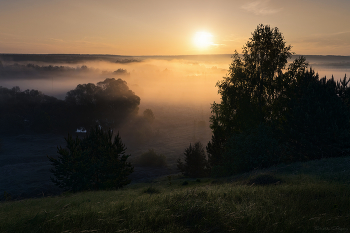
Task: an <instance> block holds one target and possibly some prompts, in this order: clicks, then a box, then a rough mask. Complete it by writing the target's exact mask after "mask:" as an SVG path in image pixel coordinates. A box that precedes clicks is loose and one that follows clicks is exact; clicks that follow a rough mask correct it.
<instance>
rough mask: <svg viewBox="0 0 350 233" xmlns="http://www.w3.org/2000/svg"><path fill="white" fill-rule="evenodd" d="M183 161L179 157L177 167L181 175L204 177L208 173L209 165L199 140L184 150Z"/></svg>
mask: <svg viewBox="0 0 350 233" xmlns="http://www.w3.org/2000/svg"><path fill="white" fill-rule="evenodd" d="M184 155H185V162H184V163H183V162H182V161H181V159H180V158H179V159H178V160H177V168H178V170H180V171H181V172H182V174H183V175H185V176H188V177H205V176H207V175H208V171H209V167H208V161H207V156H206V154H205V152H204V147H203V145H202V144H201V143H200V142H196V143H195V144H194V146H192V145H191V144H190V146H189V147H188V148H187V149H186V150H185V152H184Z"/></svg>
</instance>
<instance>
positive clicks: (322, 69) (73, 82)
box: [0, 54, 350, 196]
mask: <svg viewBox="0 0 350 233" xmlns="http://www.w3.org/2000/svg"><path fill="white" fill-rule="evenodd" d="M294 59H295V57H294V56H293V57H292V59H291V60H294ZM306 59H307V61H308V62H309V65H310V66H311V67H312V68H313V69H314V70H315V71H316V72H318V73H319V75H320V77H324V76H327V78H328V77H329V78H330V77H331V76H332V75H334V78H335V79H336V80H339V79H341V78H343V77H344V74H345V73H347V74H349V73H350V57H344V56H306ZM230 63H231V55H196V56H150V57H147V56H133V57H130V56H112V55H11V54H2V55H0V86H1V87H2V88H3V90H5V89H9V90H11V89H13V88H14V87H16V88H15V91H16V92H18V93H19V92H24V91H25V90H28V92H30V90H32V89H34V90H37V91H39V92H41V93H42V96H44V97H43V101H44V100H45V101H48V102H50V101H53V102H55V101H56V100H55V101H54V100H53V99H50V98H51V97H55V98H57V101H56V102H55V104H57V105H50V106H51V108H52V106H54V107H53V108H56V109H55V110H57V112H60V111H59V108H61V107H62V106H63V105H62V103H63V102H64V101H66V102H67V101H68V100H69V98H68V97H72V96H74V91H76V92H75V93H78V89H79V88H77V87H79V86H78V85H85V86H83V87H85V88H87V89H88V87H89V88H90V89H91V90H92V89H93V90H95V93H97V94H96V96H98V93H99V89H98V88H102V89H103V88H104V87H105V86H106V85H107V84H106V83H108V82H109V83H111V84H113V83H115V85H119V84H120V85H122V86H123V85H124V86H123V87H122V90H125V91H127V93H130V95H129V97H131V98H129V97H128V96H127V95H124V96H125V101H126V102H125V103H129V102H128V101H129V100H130V101H131V100H133V101H136V102H134V104H133V105H128V104H126V105H127V106H132V108H130V109H131V110H130V112H129V113H128V114H127V115H125V116H121V115H118V112H115V114H116V115H115V116H118V117H120V119H118V120H115V121H114V122H113V120H112V121H111V120H110V119H106V120H105V122H104V123H103V122H96V123H97V124H100V125H103V124H105V126H109V127H112V128H113V130H114V132H115V133H117V132H119V133H120V136H121V138H122V141H123V142H124V143H125V144H126V147H127V148H128V149H127V153H129V154H131V157H130V160H131V162H133V161H136V159H137V157H138V156H140V155H141V154H143V153H145V152H147V151H150V150H151V151H154V152H155V153H158V154H160V155H163V156H165V158H166V163H167V166H165V167H159V168H158V167H156V168H146V167H136V168H135V172H134V174H132V176H131V178H132V179H133V180H134V181H144V180H147V179H150V178H152V177H155V176H157V175H162V174H172V173H176V172H177V171H176V160H177V158H179V157H182V155H183V152H184V149H185V148H186V147H188V146H189V144H190V143H192V144H193V143H195V142H197V141H200V142H202V144H203V145H206V144H207V143H208V141H209V140H210V139H211V134H212V133H211V130H210V128H209V117H210V114H211V113H210V104H212V103H213V102H214V101H217V102H218V101H220V96H219V95H218V93H217V88H216V86H215V85H216V83H217V81H219V80H221V79H222V77H224V76H226V75H227V72H228V69H229V64H230ZM108 80H109V81H108ZM111 80H114V81H111ZM87 85H90V86H87ZM113 85H114V84H113ZM107 86H108V85H107ZM87 89H86V90H87ZM102 89H101V90H102ZM110 90H113V89H110ZM67 93H68V94H67ZM69 93H71V94H69ZM106 93H107V92H106ZM2 94H4V93H2ZM34 94H35V93H33V95H34ZM111 95H113V93H111ZM106 96H107V95H106ZM2 98H4V97H2ZM18 98H19V97H18ZM101 98H102V97H101ZM103 98H104V97H103ZM115 98H119V97H115ZM123 98H124V97H123ZM137 98H139V102H137ZM121 99H122V98H121ZM118 101H119V100H118ZM53 102H52V103H53ZM50 103H51V102H50ZM48 109H49V107H48ZM67 109H69V110H67ZM126 109H127V108H126ZM0 110H1V111H4V109H0ZM47 111H49V110H47ZM62 111H63V112H62ZM62 111H61V112H60V114H62V115H60V114H55V117H57V121H60V119H66V120H67V121H70V122H73V123H72V124H71V125H70V126H69V127H68V128H67V129H65V128H64V127H60V128H61V130H62V131H60V132H59V133H55V132H56V131H50V129H49V128H48V127H46V126H45V127H43V129H40V130H38V131H39V133H37V132H35V131H36V129H34V130H33V132H25V133H23V132H15V129H14V128H13V130H12V128H11V127H12V126H10V127H9V128H7V131H2V133H1V135H0V137H1V143H2V148H1V151H0V155H1V156H0V167H1V170H0V177H3V178H1V179H0V192H1V193H3V192H4V191H5V189H6V191H7V192H12V193H13V194H15V195H18V196H21V195H22V196H35V195H37V193H41V192H44V193H45V192H46V193H57V192H59V190H58V189H57V188H56V187H54V186H53V184H52V183H51V181H50V179H49V177H50V172H49V169H50V164H49V162H48V160H47V158H46V155H50V156H57V155H56V147H57V146H58V145H62V146H63V145H64V143H65V141H64V136H67V134H68V133H70V134H74V135H77V136H79V137H82V136H84V134H82V133H77V132H76V130H77V129H78V128H79V127H82V126H86V125H89V124H90V123H91V121H90V123H86V122H85V123H84V122H83V121H79V116H80V115H79V114H82V116H83V114H84V112H83V111H80V110H79V109H78V108H76V107H74V104H73V105H70V107H69V108H66V107H64V108H63V107H62ZM87 111H88V110H87ZM90 111H94V112H99V113H101V114H103V110H101V109H90ZM150 111H151V112H152V114H153V118H152V119H151V120H150V119H148V118H147V113H150ZM34 112H35V110H33V113H34ZM37 114H39V115H40V114H41V115H40V117H41V118H40V121H39V123H40V122H43V123H42V125H44V120H45V119H47V118H45V117H46V116H45V112H37ZM4 115H6V112H2V116H4ZM11 118H13V117H11ZM12 120H13V119H12ZM21 121H22V123H23V125H24V127H25V126H26V124H27V125H28V124H31V122H29V119H22V120H21ZM60 122H61V121H60ZM39 123H38V124H39ZM62 124H63V123H62ZM84 124H85V125H84ZM1 125H2V126H4V127H5V126H8V124H7V123H6V120H5V119H2V122H1ZM52 127H53V128H54V126H52ZM0 131H1V130H0ZM12 131H13V132H12ZM23 174H28V176H27V177H28V178H27V180H26V181H22V180H21V179H22V177H23ZM19 183H21V186H18V185H16V184H19ZM5 187H6V188H5Z"/></svg>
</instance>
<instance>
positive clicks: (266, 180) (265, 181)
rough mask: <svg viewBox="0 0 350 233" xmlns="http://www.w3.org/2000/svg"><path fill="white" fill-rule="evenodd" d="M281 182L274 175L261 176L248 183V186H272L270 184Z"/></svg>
mask: <svg viewBox="0 0 350 233" xmlns="http://www.w3.org/2000/svg"><path fill="white" fill-rule="evenodd" d="M280 182H281V180H279V179H277V178H276V177H274V176H273V175H269V174H260V175H257V176H255V177H253V178H251V179H249V181H248V185H253V184H254V185H270V184H278V183H280Z"/></svg>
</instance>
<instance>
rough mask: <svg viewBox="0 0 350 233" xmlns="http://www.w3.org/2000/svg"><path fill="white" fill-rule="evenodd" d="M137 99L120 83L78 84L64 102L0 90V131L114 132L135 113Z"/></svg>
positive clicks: (37, 93) (29, 92) (16, 89)
mask: <svg viewBox="0 0 350 233" xmlns="http://www.w3.org/2000/svg"><path fill="white" fill-rule="evenodd" d="M139 104H140V97H138V96H137V95H135V93H134V92H132V91H131V90H130V89H129V88H128V86H127V83H126V82H125V81H123V80H121V79H117V80H116V79H114V78H109V79H106V80H104V81H103V82H99V83H97V85H95V84H92V83H88V84H79V85H78V86H77V87H76V88H75V89H74V90H71V91H69V92H68V93H67V95H66V98H65V100H58V99H56V98H54V97H51V96H47V95H44V94H43V93H41V92H40V91H37V90H25V91H21V90H20V88H19V87H13V88H12V89H9V88H5V87H0V110H1V115H0V121H1V122H0V127H1V128H0V131H1V132H7V133H11V132H13V133H15V132H25V131H30V132H60V133H66V132H67V131H68V132H71V131H73V130H76V128H77V127H84V128H86V129H89V128H90V127H93V126H95V125H96V124H98V125H100V126H102V127H104V128H115V127H117V126H118V125H120V124H121V123H122V122H123V121H125V120H126V119H127V118H128V117H131V116H133V115H136V114H137V113H138V106H139Z"/></svg>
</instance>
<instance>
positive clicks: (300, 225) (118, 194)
mask: <svg viewBox="0 0 350 233" xmlns="http://www.w3.org/2000/svg"><path fill="white" fill-rule="evenodd" d="M349 165H350V158H349V157H343V158H332V159H321V160H317V161H310V162H305V163H293V164H289V165H283V164H282V165H279V166H276V167H272V168H269V169H264V170H256V171H253V172H250V173H245V174H241V175H238V176H233V177H225V178H220V179H214V178H204V179H200V180H199V179H188V178H185V177H182V176H181V174H177V175H171V176H163V177H159V178H158V179H155V180H153V181H152V182H148V183H135V184H131V185H128V186H126V187H125V188H122V189H120V190H111V191H97V192H82V193H63V194H61V195H60V196H52V197H45V198H36V199H35V198H34V199H25V200H20V201H11V200H8V201H6V202H2V203H0V232H8V233H10V232H349V231H350V211H349V210H350V199H349V198H350V186H349V184H350V182H349V180H350V171H349V169H348V168H349Z"/></svg>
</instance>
